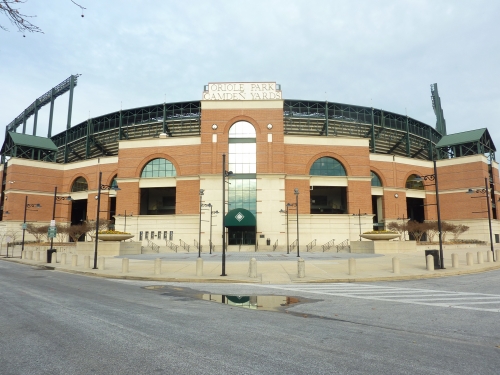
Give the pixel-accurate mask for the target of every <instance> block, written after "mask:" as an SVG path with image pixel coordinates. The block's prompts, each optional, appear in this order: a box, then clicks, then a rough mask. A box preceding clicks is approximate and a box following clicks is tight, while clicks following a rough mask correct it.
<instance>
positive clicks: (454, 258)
mask: <svg viewBox="0 0 500 375" xmlns="http://www.w3.org/2000/svg"><path fill="white" fill-rule="evenodd" d="M451 266H452V267H453V268H458V254H455V253H453V254H451Z"/></svg>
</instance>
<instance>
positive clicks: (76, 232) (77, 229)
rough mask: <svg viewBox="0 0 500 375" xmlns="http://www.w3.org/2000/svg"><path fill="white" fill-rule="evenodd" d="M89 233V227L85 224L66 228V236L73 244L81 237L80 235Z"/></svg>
mask: <svg viewBox="0 0 500 375" xmlns="http://www.w3.org/2000/svg"><path fill="white" fill-rule="evenodd" d="M88 231H89V227H88V225H87V224H86V223H83V224H77V225H71V226H70V227H69V228H68V235H69V236H70V237H71V239H72V240H73V241H74V242H78V239H79V238H80V237H81V236H82V234H86V233H87V232H88Z"/></svg>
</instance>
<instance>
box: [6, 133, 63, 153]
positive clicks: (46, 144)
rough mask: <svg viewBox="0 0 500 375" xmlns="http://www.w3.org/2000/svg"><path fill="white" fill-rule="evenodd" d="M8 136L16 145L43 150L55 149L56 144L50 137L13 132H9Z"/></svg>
mask: <svg viewBox="0 0 500 375" xmlns="http://www.w3.org/2000/svg"><path fill="white" fill-rule="evenodd" d="M9 136H10V137H11V138H12V142H14V144H15V145H18V146H28V147H33V148H40V149H43V150H51V151H57V146H56V145H55V143H54V142H52V140H51V139H50V138H45V137H38V136H36V135H28V134H21V133H14V132H9Z"/></svg>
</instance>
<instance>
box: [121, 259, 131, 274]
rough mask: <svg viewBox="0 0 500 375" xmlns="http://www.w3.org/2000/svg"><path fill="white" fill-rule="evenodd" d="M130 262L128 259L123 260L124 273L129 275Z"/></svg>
mask: <svg viewBox="0 0 500 375" xmlns="http://www.w3.org/2000/svg"><path fill="white" fill-rule="evenodd" d="M128 266H129V260H128V258H123V259H122V273H128Z"/></svg>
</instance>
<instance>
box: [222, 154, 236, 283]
mask: <svg viewBox="0 0 500 375" xmlns="http://www.w3.org/2000/svg"><path fill="white" fill-rule="evenodd" d="M232 174H233V172H231V171H226V154H222V274H221V276H227V275H226V223H225V222H224V221H225V219H226V177H230V176H231V175H232Z"/></svg>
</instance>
